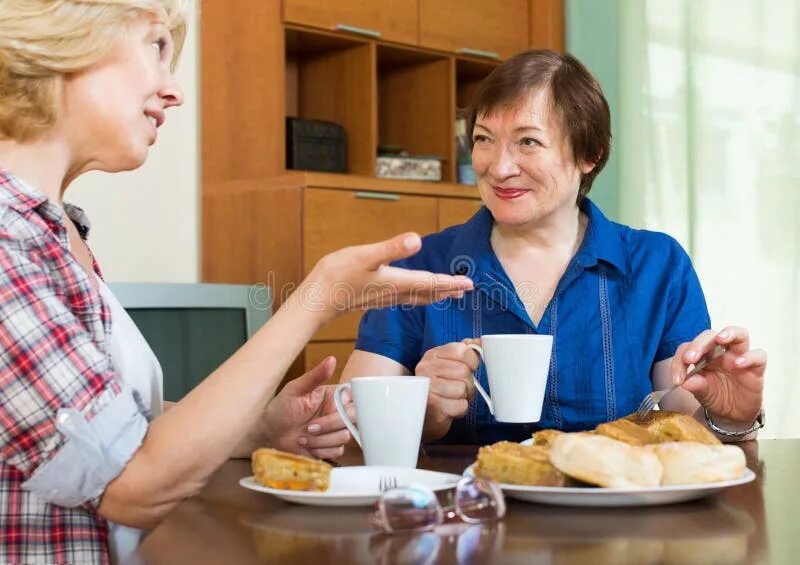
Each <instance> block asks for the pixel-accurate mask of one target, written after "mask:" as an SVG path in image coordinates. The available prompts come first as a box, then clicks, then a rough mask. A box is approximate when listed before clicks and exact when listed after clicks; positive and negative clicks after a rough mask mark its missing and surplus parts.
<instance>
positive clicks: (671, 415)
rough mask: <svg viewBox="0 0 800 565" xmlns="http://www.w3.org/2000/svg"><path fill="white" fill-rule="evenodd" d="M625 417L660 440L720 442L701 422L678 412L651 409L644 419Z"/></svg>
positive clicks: (633, 416) (716, 443) (717, 443)
mask: <svg viewBox="0 0 800 565" xmlns="http://www.w3.org/2000/svg"><path fill="white" fill-rule="evenodd" d="M626 419H627V420H630V421H631V422H633V423H634V424H637V425H639V426H642V427H644V428H645V429H646V430H647V431H649V432H650V433H651V434H653V435H655V436H656V437H658V438H659V439H661V441H696V442H699V443H708V444H711V445H720V444H721V443H722V442H721V441H720V440H719V439H717V437H716V436H715V435H714V434H713V433H711V431H710V430H708V429H707V428H706V427H705V426H704V425H703V424H701V423H700V422H698V421H697V420H695V419H694V418H692V417H691V416H687V415H686V414H681V413H680V412H670V411H667V410H653V411H651V412H650V413H649V414H647V416H645V418H644V420H639V419H638V418H637V416H636V415H635V414H631V415H630V416H626Z"/></svg>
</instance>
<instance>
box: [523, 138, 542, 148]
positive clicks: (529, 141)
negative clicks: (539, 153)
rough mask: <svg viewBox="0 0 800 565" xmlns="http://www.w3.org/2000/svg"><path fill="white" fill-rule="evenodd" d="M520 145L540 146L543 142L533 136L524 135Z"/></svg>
mask: <svg viewBox="0 0 800 565" xmlns="http://www.w3.org/2000/svg"><path fill="white" fill-rule="evenodd" d="M520 145H522V146H524V147H538V146H540V145H541V143H539V141H538V140H537V139H534V138H532V137H523V138H522V139H521V140H520Z"/></svg>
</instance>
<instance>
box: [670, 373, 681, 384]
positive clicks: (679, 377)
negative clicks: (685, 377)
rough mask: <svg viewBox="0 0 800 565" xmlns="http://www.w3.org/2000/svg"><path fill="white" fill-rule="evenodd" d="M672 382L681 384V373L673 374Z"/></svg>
mask: <svg viewBox="0 0 800 565" xmlns="http://www.w3.org/2000/svg"><path fill="white" fill-rule="evenodd" d="M672 384H675V385H679V384H681V376H680V375H672Z"/></svg>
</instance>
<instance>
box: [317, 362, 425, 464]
mask: <svg viewBox="0 0 800 565" xmlns="http://www.w3.org/2000/svg"><path fill="white" fill-rule="evenodd" d="M430 382H431V381H430V379H429V378H428V377H404V376H399V377H354V378H353V379H351V380H350V382H348V383H344V384H340V385H339V386H338V387H336V391H335V392H334V394H333V400H334V402H335V403H336V410H337V411H338V412H339V416H340V417H341V418H342V421H343V422H344V424H345V426H347V429H348V430H350V433H351V434H353V437H354V438H355V440H356V442H357V443H358V445H359V446H360V447H361V450H362V451H363V452H364V460H365V462H366V464H367V465H386V466H392V467H410V468H416V466H417V457H418V456H419V445H420V442H421V440H422V425H423V423H424V421H425V409H426V407H427V405H428V388H429V387H430ZM347 389H350V390H351V393H352V395H353V403H354V404H355V409H356V419H357V420H358V428H356V426H355V425H353V422H352V421H351V420H350V418H349V417H348V416H347V412H346V411H345V409H344V405H343V404H342V393H343V392H344V391H345V390H347Z"/></svg>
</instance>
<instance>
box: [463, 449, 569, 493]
mask: <svg viewBox="0 0 800 565" xmlns="http://www.w3.org/2000/svg"><path fill="white" fill-rule="evenodd" d="M475 474H476V475H477V476H479V477H484V478H486V479H491V480H493V481H496V482H498V483H507V484H512V485H537V486H551V487H560V486H564V485H565V484H566V479H567V478H566V477H565V476H564V473H562V472H561V471H559V470H558V469H556V468H555V467H553V465H552V464H551V463H550V459H549V457H548V450H547V448H544V447H542V446H539V445H520V444H519V443H513V442H510V441H501V442H498V443H495V444H493V445H487V446H484V447H481V448H480V451H479V452H478V461H477V463H475Z"/></svg>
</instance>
